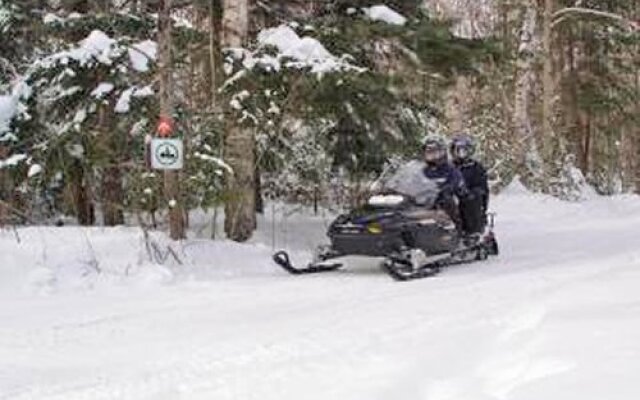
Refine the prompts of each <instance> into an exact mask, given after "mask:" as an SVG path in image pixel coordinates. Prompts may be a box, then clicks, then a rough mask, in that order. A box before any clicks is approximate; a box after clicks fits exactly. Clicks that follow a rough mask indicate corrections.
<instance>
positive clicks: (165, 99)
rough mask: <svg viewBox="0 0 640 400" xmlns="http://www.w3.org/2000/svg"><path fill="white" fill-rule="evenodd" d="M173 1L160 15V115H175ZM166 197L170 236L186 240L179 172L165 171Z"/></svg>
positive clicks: (165, 2)
mask: <svg viewBox="0 0 640 400" xmlns="http://www.w3.org/2000/svg"><path fill="white" fill-rule="evenodd" d="M171 3H172V0H163V3H162V9H161V10H160V15H159V17H160V18H159V29H158V50H159V53H160V54H159V57H158V60H159V65H158V69H159V72H160V114H161V115H164V116H166V117H171V116H172V115H173V102H172V97H171V96H172V90H173V88H172V86H173V85H172V57H171V30H172V27H173V24H172V21H171ZM164 196H165V200H166V201H167V204H168V205H169V236H170V237H171V239H173V240H179V239H184V238H185V218H184V214H183V212H182V197H181V195H180V176H179V172H177V171H165V173H164Z"/></svg>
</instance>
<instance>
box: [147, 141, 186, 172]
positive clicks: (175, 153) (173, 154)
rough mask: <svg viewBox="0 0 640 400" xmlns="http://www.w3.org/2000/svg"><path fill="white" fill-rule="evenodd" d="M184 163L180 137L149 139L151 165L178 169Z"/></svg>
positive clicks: (156, 167)
mask: <svg viewBox="0 0 640 400" xmlns="http://www.w3.org/2000/svg"><path fill="white" fill-rule="evenodd" d="M183 165H184V146H183V144H182V140H181V139H162V138H153V139H151V167H152V168H153V169H162V170H178V169H182V167H183Z"/></svg>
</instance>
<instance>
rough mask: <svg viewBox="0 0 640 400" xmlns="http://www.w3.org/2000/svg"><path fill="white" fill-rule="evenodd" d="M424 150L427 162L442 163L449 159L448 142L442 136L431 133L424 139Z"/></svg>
mask: <svg viewBox="0 0 640 400" xmlns="http://www.w3.org/2000/svg"><path fill="white" fill-rule="evenodd" d="M422 152H423V156H424V160H425V161H426V162H427V164H441V163H443V162H446V161H447V142H446V141H445V139H444V138H443V137H442V136H439V135H429V136H427V137H426V138H425V139H424V143H423V145H422Z"/></svg>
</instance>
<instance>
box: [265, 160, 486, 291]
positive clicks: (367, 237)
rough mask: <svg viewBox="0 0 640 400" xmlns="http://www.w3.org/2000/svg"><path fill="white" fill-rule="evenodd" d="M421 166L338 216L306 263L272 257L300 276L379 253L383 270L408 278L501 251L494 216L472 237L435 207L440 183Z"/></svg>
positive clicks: (405, 169)
mask: <svg viewBox="0 0 640 400" xmlns="http://www.w3.org/2000/svg"><path fill="white" fill-rule="evenodd" d="M423 168H424V165H423V164H422V163H421V162H418V161H413V162H410V163H408V164H405V165H404V166H402V167H400V168H399V169H398V170H397V171H396V172H395V173H394V174H393V175H392V176H391V177H390V179H387V180H386V182H385V183H384V185H383V190H382V192H381V194H378V195H375V196H372V197H371V198H370V199H369V201H368V202H367V204H366V205H364V206H363V207H360V208H356V209H354V210H352V211H351V212H349V213H347V214H342V215H340V216H338V217H337V218H336V219H335V220H334V221H333V222H332V223H331V225H330V226H329V229H328V232H327V235H328V236H329V239H330V240H331V244H330V245H325V246H319V247H318V249H317V250H316V252H315V255H314V259H313V261H312V262H311V263H310V264H308V265H307V266H306V267H302V268H298V267H295V266H294V265H293V264H292V263H291V260H290V258H289V254H288V253H287V252H286V251H279V252H277V253H276V254H274V255H273V260H274V261H275V262H276V264H278V265H279V266H280V267H282V268H283V269H284V270H286V271H287V272H289V273H291V274H296V275H299V274H310V273H318V272H328V271H334V270H337V269H339V268H341V267H342V265H343V264H342V262H341V260H339V259H341V258H343V257H346V256H352V255H358V256H368V257H381V258H383V259H384V261H383V269H384V270H385V272H387V273H388V274H389V275H390V276H391V277H393V278H394V279H396V280H400V281H407V280H412V279H419V278H426V277H429V276H432V275H435V274H437V273H438V272H439V271H440V269H441V268H442V267H445V266H448V265H452V264H459V263H467V262H472V261H476V260H485V259H486V258H487V257H488V256H490V255H497V254H498V242H497V241H496V238H495V235H494V234H493V218H491V219H490V223H489V227H488V229H487V231H486V232H485V233H484V234H483V235H482V236H481V237H478V238H475V239H474V240H473V241H470V240H468V238H466V237H463V236H462V235H461V234H460V233H458V231H457V230H456V227H455V225H454V223H453V221H452V220H451V218H450V217H449V216H448V215H447V214H446V213H445V212H444V211H443V210H440V209H438V208H437V207H436V199H437V197H438V194H439V189H438V185H437V183H435V182H434V181H432V180H430V179H429V178H427V177H426V176H425V175H424V173H423V172H422V170H423Z"/></svg>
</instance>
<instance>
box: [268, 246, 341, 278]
mask: <svg viewBox="0 0 640 400" xmlns="http://www.w3.org/2000/svg"><path fill="white" fill-rule="evenodd" d="M273 261H274V262H275V263H276V264H278V265H279V266H280V267H282V268H283V269H284V270H285V271H287V272H288V273H290V274H293V275H302V274H315V273H319V272H330V271H335V270H337V269H338V268H340V267H342V264H341V263H332V264H327V263H325V262H319V263H310V264H308V265H307V266H306V267H304V268H296V267H295V266H294V265H293V264H292V263H291V259H290V258H289V254H288V253H287V252H286V251H279V252H277V253H275V254H274V255H273Z"/></svg>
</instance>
